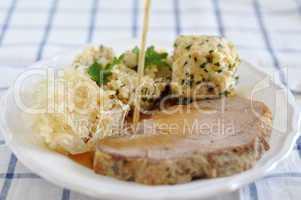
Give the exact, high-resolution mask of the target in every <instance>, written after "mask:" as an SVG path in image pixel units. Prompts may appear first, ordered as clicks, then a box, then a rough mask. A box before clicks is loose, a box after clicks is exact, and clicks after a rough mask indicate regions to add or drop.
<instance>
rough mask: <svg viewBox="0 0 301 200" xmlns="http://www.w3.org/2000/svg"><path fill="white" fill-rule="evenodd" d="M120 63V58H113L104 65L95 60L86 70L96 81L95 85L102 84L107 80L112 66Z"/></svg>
mask: <svg viewBox="0 0 301 200" xmlns="http://www.w3.org/2000/svg"><path fill="white" fill-rule="evenodd" d="M120 63H121V58H114V59H113V61H112V62H111V63H108V64H106V65H105V66H103V65H102V64H100V63H98V62H96V61H95V62H94V63H93V64H92V65H91V66H90V67H89V68H88V70H87V72H88V74H89V75H90V77H91V79H92V80H94V81H95V82H96V83H97V85H103V84H106V83H108V82H109V78H110V76H111V75H112V69H113V67H114V66H115V65H117V64H120Z"/></svg>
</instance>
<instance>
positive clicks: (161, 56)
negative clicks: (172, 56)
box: [132, 46, 170, 67]
mask: <svg viewBox="0 0 301 200" xmlns="http://www.w3.org/2000/svg"><path fill="white" fill-rule="evenodd" d="M139 51H140V50H139V48H138V47H135V48H134V49H132V52H133V53H135V54H137V56H139ZM167 57H168V53H166V52H163V53H159V52H157V51H156V50H155V47H154V46H150V47H148V48H147V49H146V51H145V67H151V66H158V67H170V65H169V64H168V63H167Z"/></svg>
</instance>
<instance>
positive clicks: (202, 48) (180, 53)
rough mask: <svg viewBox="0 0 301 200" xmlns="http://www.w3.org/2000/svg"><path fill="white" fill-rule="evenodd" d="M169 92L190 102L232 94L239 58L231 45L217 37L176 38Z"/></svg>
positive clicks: (236, 78) (236, 77)
mask: <svg viewBox="0 0 301 200" xmlns="http://www.w3.org/2000/svg"><path fill="white" fill-rule="evenodd" d="M174 47H175V49H174V54H173V65H172V83H171V88H172V92H173V94H174V95H175V96H177V97H182V98H191V99H206V98H216V97H219V96H221V95H229V94H231V93H232V91H233V89H234V87H235V85H236V83H237V80H238V76H237V74H236V71H237V66H238V65H239V64H240V58H239V55H238V53H237V50H236V48H235V46H234V45H233V44H232V43H230V42H229V41H227V40H226V39H224V38H221V37H217V36H179V37H178V38H177V39H176V41H175V44H174Z"/></svg>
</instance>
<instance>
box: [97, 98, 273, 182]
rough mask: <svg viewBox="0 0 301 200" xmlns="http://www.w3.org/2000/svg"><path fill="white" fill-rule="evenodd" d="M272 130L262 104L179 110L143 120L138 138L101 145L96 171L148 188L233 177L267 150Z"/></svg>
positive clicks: (236, 102) (229, 101)
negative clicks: (146, 185) (195, 180)
mask: <svg viewBox="0 0 301 200" xmlns="http://www.w3.org/2000/svg"><path fill="white" fill-rule="evenodd" d="M271 126H272V114H271V112H270V110H269V109H268V107H267V106H266V105H265V104H264V103H262V102H258V101H251V100H248V99H244V98H241V97H228V98H223V99H216V100H204V101H198V102H193V103H191V104H189V105H176V106H172V107H169V108H168V109H165V110H164V111H160V112H157V113H154V114H153V115H152V116H151V117H150V118H148V119H144V120H142V121H141V122H140V123H139V125H138V130H137V131H136V132H135V134H133V131H131V129H128V130H124V132H123V133H122V134H121V135H120V136H115V137H108V138H105V139H103V140H101V141H100V142H99V143H98V145H97V147H96V152H95V156H94V170H95V172H96V173H99V174H102V175H106V176H112V177H116V178H118V179H122V180H127V181H135V182H139V183H143V184H150V185H161V184H178V183H185V182H189V181H191V180H193V179H199V178H214V177H222V176H229V175H232V174H235V173H239V172H242V171H245V170H247V169H249V168H251V167H252V166H253V165H254V164H255V163H256V161H257V160H258V159H260V158H261V156H262V155H263V153H264V152H265V151H267V150H268V149H269V144H268V140H269V137H270V134H271Z"/></svg>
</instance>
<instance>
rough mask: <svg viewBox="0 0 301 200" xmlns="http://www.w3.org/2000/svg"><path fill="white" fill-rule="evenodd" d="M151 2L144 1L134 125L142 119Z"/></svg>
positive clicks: (149, 0) (148, 0)
mask: <svg viewBox="0 0 301 200" xmlns="http://www.w3.org/2000/svg"><path fill="white" fill-rule="evenodd" d="M150 4H151V0H145V1H144V17H143V32H142V38H141V44H140V51H139V59H138V85H137V88H136V91H135V102H134V103H135V104H134V105H135V108H134V114H133V124H134V127H136V124H137V123H138V121H139V119H140V88H141V80H142V77H143V73H144V62H145V45H146V39H147V32H148V24H149V16H150Z"/></svg>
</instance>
